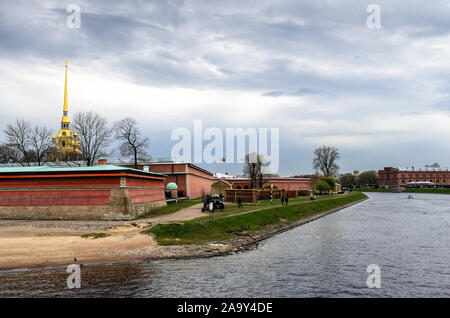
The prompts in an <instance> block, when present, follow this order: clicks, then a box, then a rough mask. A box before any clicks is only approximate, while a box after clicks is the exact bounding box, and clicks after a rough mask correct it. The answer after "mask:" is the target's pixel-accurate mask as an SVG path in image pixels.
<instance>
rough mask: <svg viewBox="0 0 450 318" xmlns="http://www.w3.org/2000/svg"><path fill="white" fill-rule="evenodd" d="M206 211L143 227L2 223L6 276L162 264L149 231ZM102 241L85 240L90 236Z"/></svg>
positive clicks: (0, 255)
mask: <svg viewBox="0 0 450 318" xmlns="http://www.w3.org/2000/svg"><path fill="white" fill-rule="evenodd" d="M200 208H201V205H195V206H193V207H190V208H187V209H183V210H181V211H178V212H176V213H173V214H169V215H162V216H158V217H154V218H149V219H142V220H137V221H119V222H117V221H90V222H85V221H21V220H17V221H15V220H0V270H5V269H17V268H26V267H43V266H52V265H64V264H72V263H74V261H73V260H74V258H75V257H76V258H77V260H78V262H79V263H85V264H88V263H99V262H112V263H114V262H121V261H128V260H131V259H140V258H153V257H155V258H160V257H161V255H162V253H163V251H162V250H161V248H160V247H158V246H157V244H156V242H155V241H154V240H153V239H152V238H151V237H150V236H149V235H143V234H140V232H142V231H143V230H144V229H147V228H149V227H152V226H156V225H157V224H160V223H166V222H171V221H184V220H190V219H194V218H198V217H202V216H204V214H202V212H201V211H200ZM94 232H95V233H107V234H108V235H109V236H107V237H102V238H97V239H94V238H82V237H81V235H83V234H88V233H94Z"/></svg>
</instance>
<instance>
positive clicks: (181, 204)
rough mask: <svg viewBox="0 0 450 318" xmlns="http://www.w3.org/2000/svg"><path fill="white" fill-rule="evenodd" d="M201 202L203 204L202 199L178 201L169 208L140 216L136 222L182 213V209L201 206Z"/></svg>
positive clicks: (164, 207) (168, 206)
mask: <svg viewBox="0 0 450 318" xmlns="http://www.w3.org/2000/svg"><path fill="white" fill-rule="evenodd" d="M201 202H202V199H201V198H196V199H192V200H182V201H178V202H176V203H175V202H172V203H168V204H167V206H163V207H161V208H158V209H156V210H153V211H151V212H148V213H145V214H142V215H140V216H139V217H137V218H136V220H139V219H145V218H151V217H153V216H158V215H165V214H171V213H175V212H178V211H180V210H181V209H184V208H189V207H191V206H193V205H196V204H199V203H201Z"/></svg>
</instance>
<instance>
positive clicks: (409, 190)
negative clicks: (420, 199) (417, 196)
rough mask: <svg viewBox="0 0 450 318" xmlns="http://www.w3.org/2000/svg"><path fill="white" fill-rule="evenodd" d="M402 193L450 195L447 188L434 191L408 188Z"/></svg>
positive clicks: (449, 190)
mask: <svg viewBox="0 0 450 318" xmlns="http://www.w3.org/2000/svg"><path fill="white" fill-rule="evenodd" d="M403 192H409V193H434V194H450V189H449V188H436V189H434V188H433V189H424V188H421V189H418V188H408V189H406V190H405V191H403Z"/></svg>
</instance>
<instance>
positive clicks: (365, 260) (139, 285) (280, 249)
mask: <svg viewBox="0 0 450 318" xmlns="http://www.w3.org/2000/svg"><path fill="white" fill-rule="evenodd" d="M367 195H368V196H369V197H370V199H369V200H367V201H364V202H362V203H360V204H358V205H355V206H352V207H349V208H347V209H344V210H341V211H339V212H337V213H334V214H331V215H328V216H326V217H323V218H321V219H318V220H316V221H314V222H311V223H308V224H306V225H303V226H301V227H298V228H295V229H293V230H290V231H288V232H284V233H282V234H279V235H277V236H275V237H272V238H270V239H268V240H265V241H264V242H262V243H261V244H260V245H259V246H258V248H256V249H254V250H251V251H247V252H244V253H239V254H235V255H230V256H225V257H214V258H209V259H193V260H160V261H149V262H139V263H133V264H121V265H101V266H84V267H83V268H82V272H81V276H82V288H81V289H73V290H69V289H67V287H66V278H67V276H68V274H66V273H65V268H62V267H58V268H47V269H39V270H20V271H3V272H0V297H10V296H18V297H72V296H77V297H106V296H108V297H450V266H449V264H450V244H449V235H450V231H449V229H450V195H435V194H414V195H413V196H414V199H413V200H411V199H408V198H407V197H408V194H404V193H400V194H393V193H368V194H367ZM370 264H376V265H378V266H379V267H380V270H381V273H380V279H381V288H379V289H369V288H368V287H367V284H366V280H367V278H368V276H369V273H367V266H368V265H370Z"/></svg>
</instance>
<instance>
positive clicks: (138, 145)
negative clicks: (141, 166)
mask: <svg viewBox="0 0 450 318" xmlns="http://www.w3.org/2000/svg"><path fill="white" fill-rule="evenodd" d="M114 131H115V136H116V138H117V139H119V140H120V141H121V144H120V154H121V155H122V156H125V157H132V158H133V159H134V167H135V168H136V169H137V164H138V160H139V159H143V158H144V157H147V156H148V153H147V147H148V141H149V139H148V138H146V137H142V136H141V133H140V131H139V129H138V127H137V121H136V120H135V119H134V118H130V117H128V118H125V119H122V120H120V121H118V122H117V123H115V124H114Z"/></svg>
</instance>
